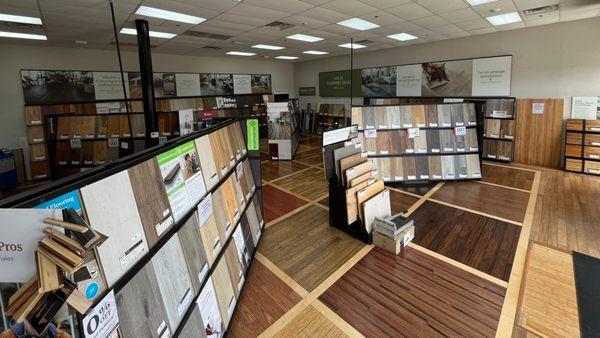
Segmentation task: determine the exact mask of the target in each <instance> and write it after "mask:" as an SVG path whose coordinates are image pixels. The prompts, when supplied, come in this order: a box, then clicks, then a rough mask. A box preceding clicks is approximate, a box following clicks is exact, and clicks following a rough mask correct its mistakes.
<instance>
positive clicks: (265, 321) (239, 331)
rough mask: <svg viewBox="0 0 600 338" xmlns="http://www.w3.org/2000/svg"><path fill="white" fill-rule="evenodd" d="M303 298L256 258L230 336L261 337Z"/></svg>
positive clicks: (230, 328) (232, 323)
mask: <svg viewBox="0 0 600 338" xmlns="http://www.w3.org/2000/svg"><path fill="white" fill-rule="evenodd" d="M301 299H302V298H301V297H300V296H299V295H298V294H297V293H295V292H294V291H293V290H292V289H291V288H290V287H289V286H288V285H287V284H285V283H284V282H283V281H282V280H281V279H279V278H278V277H277V276H276V275H275V274H274V273H273V272H271V270H269V269H268V268H267V267H266V266H264V265H263V264H262V263H261V262H260V261H257V260H255V261H254V262H253V263H252V267H251V269H250V272H249V273H248V278H247V280H246V284H245V285H244V291H243V292H242V294H241V296H240V298H239V300H238V305H237V308H236V311H235V313H234V315H233V318H232V320H231V326H230V327H229V335H231V336H232V337H241V336H258V335H259V334H261V333H262V332H263V331H264V330H266V329H267V328H268V327H269V326H271V324H273V323H274V322H275V321H277V320H278V319H279V318H280V317H281V316H283V315H284V314H285V313H286V312H287V311H289V310H290V309H291V308H292V307H293V306H294V305H296V304H297V303H298V302H299V301H300V300H301ZM258 313H260V315H257V314H258Z"/></svg>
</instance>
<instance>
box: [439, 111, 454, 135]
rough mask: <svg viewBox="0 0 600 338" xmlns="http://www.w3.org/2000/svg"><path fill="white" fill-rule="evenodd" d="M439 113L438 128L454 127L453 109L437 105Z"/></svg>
mask: <svg viewBox="0 0 600 338" xmlns="http://www.w3.org/2000/svg"><path fill="white" fill-rule="evenodd" d="M437 113H438V126H439V127H451V126H452V107H451V106H450V105H447V104H445V105H444V104H438V105H437ZM440 138H441V136H440Z"/></svg>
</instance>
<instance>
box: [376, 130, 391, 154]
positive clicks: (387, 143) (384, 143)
mask: <svg viewBox="0 0 600 338" xmlns="http://www.w3.org/2000/svg"><path fill="white" fill-rule="evenodd" d="M375 149H376V150H375V151H376V153H377V154H379V155H388V154H391V150H392V144H391V140H390V133H388V132H378V133H377V138H375Z"/></svg>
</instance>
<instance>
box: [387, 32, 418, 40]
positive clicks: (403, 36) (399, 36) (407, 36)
mask: <svg viewBox="0 0 600 338" xmlns="http://www.w3.org/2000/svg"><path fill="white" fill-rule="evenodd" d="M387 37H388V38H390V39H394V40H398V41H408V40H414V39H417V37H416V36H414V35H410V34H408V33H398V34H392V35H388V36H387Z"/></svg>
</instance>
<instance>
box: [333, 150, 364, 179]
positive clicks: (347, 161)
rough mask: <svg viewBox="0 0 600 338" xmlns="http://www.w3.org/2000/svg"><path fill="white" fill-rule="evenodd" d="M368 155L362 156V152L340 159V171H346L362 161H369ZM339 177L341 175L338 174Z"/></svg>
mask: <svg viewBox="0 0 600 338" xmlns="http://www.w3.org/2000/svg"><path fill="white" fill-rule="evenodd" d="M367 161H368V159H367V157H366V156H362V153H358V154H354V155H350V156H348V157H345V158H343V159H341V160H340V173H345V172H346V170H347V169H349V168H352V167H354V166H357V165H359V164H361V163H365V162H367ZM338 177H339V176H338Z"/></svg>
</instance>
